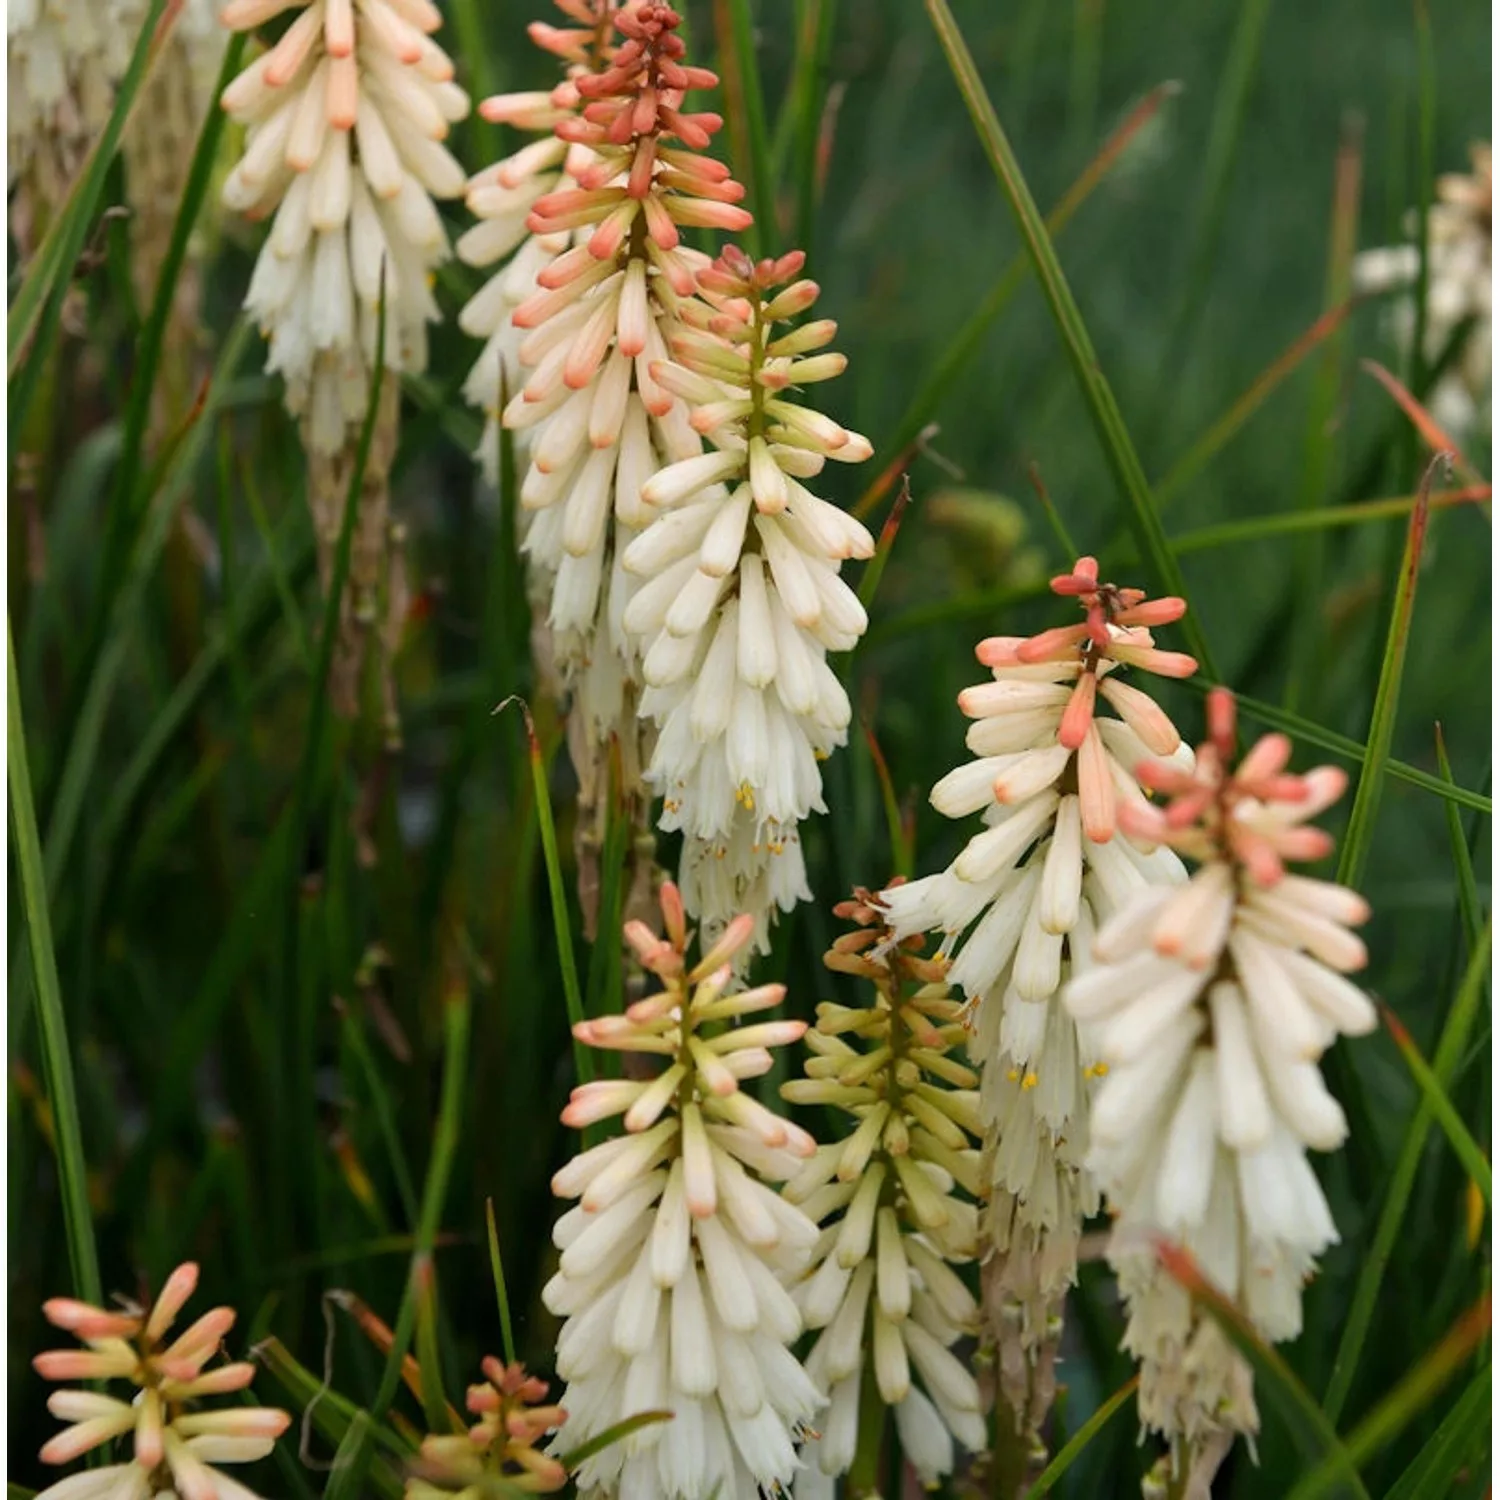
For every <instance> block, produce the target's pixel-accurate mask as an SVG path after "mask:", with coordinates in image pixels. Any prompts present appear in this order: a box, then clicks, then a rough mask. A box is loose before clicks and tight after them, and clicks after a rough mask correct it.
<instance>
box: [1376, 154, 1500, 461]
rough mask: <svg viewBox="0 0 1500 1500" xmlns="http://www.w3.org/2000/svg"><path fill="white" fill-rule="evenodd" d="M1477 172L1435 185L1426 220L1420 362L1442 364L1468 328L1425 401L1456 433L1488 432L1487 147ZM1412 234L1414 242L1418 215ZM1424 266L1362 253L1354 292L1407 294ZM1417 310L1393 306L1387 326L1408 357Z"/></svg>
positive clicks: (1413, 259)
mask: <svg viewBox="0 0 1500 1500" xmlns="http://www.w3.org/2000/svg"><path fill="white" fill-rule="evenodd" d="M1469 156H1470V161H1471V164H1472V166H1473V171H1472V172H1471V173H1470V174H1469V175H1468V176H1464V175H1463V174H1462V173H1457V172H1449V173H1445V174H1444V175H1443V176H1441V177H1439V178H1438V180H1437V201H1436V202H1434V203H1433V204H1432V206H1431V207H1430V208H1429V210H1428V214H1427V224H1426V227H1425V233H1426V236H1427V307H1426V320H1425V332H1424V334H1423V349H1422V357H1423V359H1424V360H1426V361H1428V363H1429V364H1430V363H1432V362H1433V361H1436V360H1437V359H1439V358H1441V357H1442V355H1443V353H1444V351H1445V350H1446V349H1447V348H1448V345H1449V343H1450V341H1451V340H1452V339H1453V338H1454V337H1455V336H1456V335H1457V334H1458V333H1459V330H1460V329H1461V328H1462V327H1463V325H1464V324H1466V323H1468V324H1470V326H1469V328H1468V330H1467V332H1465V333H1464V334H1463V344H1462V345H1461V347H1460V348H1459V349H1458V351H1457V353H1456V355H1455V356H1454V358H1453V362H1452V363H1451V364H1450V365H1449V367H1448V368H1447V369H1446V370H1445V371H1444V373H1443V374H1442V375H1441V376H1440V377H1439V379H1438V382H1437V384H1436V385H1435V386H1434V387H1433V389H1432V391H1431V393H1430V396H1429V398H1428V406H1429V408H1430V410H1431V411H1432V414H1433V416H1434V417H1435V418H1436V419H1437V421H1438V423H1439V424H1440V425H1441V426H1442V427H1444V428H1446V429H1448V430H1449V431H1451V432H1453V433H1455V434H1466V433H1469V432H1471V431H1474V430H1476V429H1478V430H1480V431H1483V432H1487V431H1488V429H1489V411H1490V381H1491V361H1492V348H1491V345H1492V340H1493V325H1492V306H1491V295H1492V294H1491V269H1490V266H1491V259H1492V251H1493V231H1492V227H1491V203H1492V199H1493V192H1494V189H1493V170H1492V165H1491V153H1490V146H1489V143H1488V142H1485V143H1483V144H1475V145H1473V146H1471V147H1470V148H1469ZM1408 232H1409V233H1410V234H1411V235H1412V237H1413V238H1415V237H1416V235H1417V233H1418V232H1419V231H1418V226H1417V224H1416V222H1415V214H1413V215H1412V217H1411V219H1410V220H1409V222H1408ZM1419 267H1420V256H1419V254H1418V250H1417V246H1416V245H1415V244H1405V245H1394V246H1389V247H1385V248H1381V249H1375V250H1364V251H1361V252H1360V254H1358V255H1356V256H1355V257H1354V285H1355V287H1356V288H1357V289H1358V290H1360V291H1365V292H1385V291H1392V290H1395V289H1398V288H1399V289H1401V290H1403V291H1405V290H1409V289H1410V288H1412V287H1414V286H1415V285H1416V282H1417V275H1418V271H1419ZM1416 323H1417V319H1416V310H1415V309H1414V308H1413V306H1412V302H1411V298H1410V297H1401V298H1399V299H1398V300H1397V301H1395V302H1394V303H1393V304H1392V305H1391V307H1390V309H1389V314H1388V326H1389V327H1390V330H1391V334H1392V336H1393V338H1394V340H1395V342H1396V343H1397V345H1398V346H1399V347H1400V348H1401V349H1402V350H1405V351H1409V350H1410V348H1411V345H1412V342H1413V340H1414V339H1415V338H1416Z"/></svg>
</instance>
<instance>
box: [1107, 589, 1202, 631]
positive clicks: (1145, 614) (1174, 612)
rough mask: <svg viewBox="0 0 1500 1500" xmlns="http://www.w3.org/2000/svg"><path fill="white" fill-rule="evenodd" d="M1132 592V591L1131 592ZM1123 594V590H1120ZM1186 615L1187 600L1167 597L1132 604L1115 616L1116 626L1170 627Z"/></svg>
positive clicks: (1172, 596) (1171, 596)
mask: <svg viewBox="0 0 1500 1500" xmlns="http://www.w3.org/2000/svg"><path fill="white" fill-rule="evenodd" d="M1132 592H1133V591H1132ZM1121 593H1124V590H1123V589H1122V590H1121ZM1186 613H1187V600H1186V599H1179V598H1177V597H1176V596H1175V595H1169V596H1168V597H1167V598H1164V599H1152V600H1150V601H1149V602H1148V603H1145V604H1134V605H1132V606H1131V607H1130V608H1129V609H1127V610H1124V611H1122V612H1121V613H1120V614H1118V615H1116V616H1115V624H1116V625H1145V626H1151V625H1171V624H1172V623H1173V622H1174V621H1177V620H1180V619H1181V618H1182V617H1183V616H1184V615H1185V614H1186Z"/></svg>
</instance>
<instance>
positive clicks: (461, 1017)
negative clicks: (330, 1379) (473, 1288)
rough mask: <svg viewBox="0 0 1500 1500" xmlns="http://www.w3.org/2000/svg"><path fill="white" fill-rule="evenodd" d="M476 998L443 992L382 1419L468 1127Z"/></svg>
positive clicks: (380, 1396)
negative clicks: (430, 1103) (432, 1094)
mask: <svg viewBox="0 0 1500 1500" xmlns="http://www.w3.org/2000/svg"><path fill="white" fill-rule="evenodd" d="M472 1008H473V1007H472V1002H471V999H470V996H469V992H468V990H467V989H466V988H464V987H463V986H462V985H457V984H454V985H450V987H449V988H448V990H447V992H446V993H445V994H444V996H443V1086H442V1094H441V1098H440V1100H439V1103H438V1118H437V1128H436V1130H435V1131H434V1132H433V1138H432V1155H431V1158H430V1159H429V1161H428V1165H427V1176H426V1179H425V1180H424V1182H423V1184H422V1210H421V1214H420V1216H419V1218H418V1220H417V1248H416V1251H415V1252H414V1254H413V1255H412V1270H411V1275H410V1276H409V1277H408V1278H407V1283H406V1291H405V1293H404V1294H403V1296H402V1298H401V1310H400V1312H399V1313H398V1315H397V1318H396V1327H395V1337H394V1339H393V1340H392V1343H391V1349H390V1353H389V1354H388V1355H387V1356H386V1362H385V1369H384V1370H383V1371H382V1373H381V1376H380V1388H379V1390H378V1391H377V1392H376V1393H375V1399H374V1401H372V1402H371V1403H370V1412H371V1414H372V1415H373V1417H374V1419H375V1420H376V1421H379V1419H380V1418H382V1417H384V1415H385V1413H386V1411H387V1409H388V1408H389V1407H390V1404H391V1402H392V1400H393V1399H394V1398H395V1395H396V1386H397V1385H398V1383H399V1382H400V1379H401V1362H402V1360H403V1359H404V1358H405V1356H406V1351H407V1348H408V1346H409V1345H410V1343H411V1336H412V1330H413V1325H414V1324H415V1321H416V1310H417V1295H418V1289H417V1279H418V1276H419V1275H420V1271H421V1267H422V1266H423V1265H424V1264H430V1262H431V1259H432V1247H433V1244H434V1242H435V1241H436V1239H437V1232H438V1224H439V1222H440V1221H441V1219H442V1214H443V1204H444V1202H445V1201H446V1200H447V1196H448V1179H449V1177H450V1176H451V1175H452V1172H453V1157H454V1154H455V1152H456V1151H457V1150H458V1138H459V1133H460V1131H461V1130H462V1128H463V1102H464V1094H465V1092H466V1091H465V1088H464V1084H465V1080H466V1078H467V1076H468V1065H469V1022H470V1012H471V1010H472Z"/></svg>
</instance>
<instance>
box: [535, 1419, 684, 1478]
mask: <svg viewBox="0 0 1500 1500" xmlns="http://www.w3.org/2000/svg"><path fill="white" fill-rule="evenodd" d="M672 1417H673V1413H672V1412H669V1411H638V1412H635V1413H634V1414H633V1415H631V1416H628V1417H625V1418H623V1419H622V1420H621V1421H619V1422H615V1423H614V1424H613V1425H611V1426H609V1427H606V1428H605V1429H604V1431H603V1432H596V1433H595V1434H594V1435H593V1437H591V1438H590V1439H589V1440H588V1441H587V1442H586V1443H580V1444H579V1445H578V1446H577V1447H576V1448H570V1449H569V1450H568V1451H567V1452H566V1453H560V1454H558V1462H559V1463H561V1464H562V1466H563V1468H565V1469H570V1470H576V1469H577V1468H578V1466H579V1464H581V1463H584V1462H585V1461H586V1460H588V1459H591V1458H592V1457H593V1456H594V1455H595V1454H596V1453H603V1452H604V1450H605V1449H606V1448H608V1447H609V1446H610V1444H611V1443H618V1442H620V1441H621V1440H622V1439H624V1438H628V1437H629V1436H630V1434H631V1433H632V1432H639V1431H640V1430H641V1428H643V1427H650V1426H652V1425H653V1424H654V1423H656V1422H670V1421H671V1420H672Z"/></svg>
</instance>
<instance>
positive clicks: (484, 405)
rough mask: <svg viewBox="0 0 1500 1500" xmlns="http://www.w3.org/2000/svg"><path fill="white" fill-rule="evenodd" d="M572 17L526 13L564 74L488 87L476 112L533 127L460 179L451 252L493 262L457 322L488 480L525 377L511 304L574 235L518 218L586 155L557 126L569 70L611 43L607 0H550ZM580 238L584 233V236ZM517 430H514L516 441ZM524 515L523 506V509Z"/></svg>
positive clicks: (568, 92)
mask: <svg viewBox="0 0 1500 1500" xmlns="http://www.w3.org/2000/svg"><path fill="white" fill-rule="evenodd" d="M555 3H556V5H557V6H558V8H559V9H560V10H561V11H562V12H563V13H564V15H566V16H567V17H568V19H569V20H570V21H572V22H573V23H574V26H573V27H572V28H570V29H563V28H560V27H556V26H548V25H545V24H543V23H542V22H533V23H532V25H531V27H530V28H529V32H530V35H531V39H532V40H533V41H534V42H535V43H536V44H537V45H538V46H539V47H541V48H543V49H544V50H546V51H548V52H551V53H552V54H554V55H555V56H557V57H559V58H561V59H562V60H563V61H564V63H566V64H567V67H568V77H567V78H565V79H564V80H563V81H562V82H561V83H559V84H558V85H557V87H556V88H554V89H552V90H551V92H550V93H549V92H546V91H536V90H533V91H529V92H525V93H512V94H496V95H494V96H493V97H492V98H489V99H486V100H484V101H483V102H482V103H481V104H480V106H479V115H480V118H481V119H484V120H487V121H489V122H490V123H491V124H495V125H510V126H513V127H515V128H516V129H519V130H523V131H526V132H527V133H528V134H531V135H534V136H535V137H536V139H534V140H532V141H529V142H527V144H526V145H524V146H522V147H521V148H520V149H519V150H518V151H515V152H512V154H511V155H509V156H507V157H504V158H503V159H502V160H500V161H497V162H495V163H494V164H493V165H491V166H488V167H486V168H485V169H484V170H483V171H481V172H477V173H475V175H474V176H473V177H471V178H470V179H469V185H468V191H467V194H466V196H465V200H464V201H465V204H466V206H467V208H468V210H469V212H470V213H471V214H473V215H474V217H475V218H476V219H477V220H478V221H479V222H478V223H477V224H475V225H474V226H473V228H471V229H469V230H466V231H465V232H464V233H463V234H462V235H460V236H459V238H458V242H457V244H456V245H455V246H454V253H455V254H456V255H457V256H458V258H459V259H460V260H461V261H463V263H464V264H465V265H469V266H475V267H477V268H479V269H487V268H490V267H493V268H494V270H493V271H492V273H491V274H490V276H489V278H488V280H487V281H486V282H485V283H484V285H483V286H482V287H480V289H479V290H478V291H477V292H475V294H474V295H473V296H472V297H471V298H470V299H469V300H468V302H466V303H465V304H464V307H463V309H462V310H461V311H460V313H459V315H458V325H459V327H460V328H462V329H463V331H464V332H465V333H467V334H468V335H469V336H470V337H471V338H476V339H480V340H482V341H483V343H484V348H483V350H482V352H481V353H480V355H479V358H478V359H477V360H476V361H475V362H474V365H473V368H472V369H471V370H470V371H469V377H468V379H467V380H466V381H465V382H464V399H465V400H466V401H467V402H468V403H469V404H470V405H471V406H474V407H477V408H478V409H479V410H480V411H482V412H483V413H484V419H485V423H484V433H483V436H482V437H481V439H480V443H479V449H478V457H479V460H480V463H481V465H482V466H483V469H484V474H485V478H486V480H487V481H488V482H489V483H490V484H491V485H494V484H495V483H496V482H497V480H498V474H499V465H500V416H501V412H502V410H503V406H504V402H503V400H502V395H504V396H505V397H506V399H508V397H509V396H510V395H514V394H515V392H516V391H518V390H520V388H521V386H522V384H523V382H524V378H525V376H524V366H523V365H522V362H521V344H522V343H523V342H524V340H525V338H526V330H524V329H522V328H518V327H517V326H516V325H515V323H514V321H513V317H514V314H515V310H516V309H517V308H518V307H519V306H520V305H521V304H522V303H523V302H525V301H526V300H527V298H528V297H531V296H532V295H533V294H534V293H535V292H537V291H538V290H539V288H538V285H537V279H536V278H537V273H538V272H540V271H541V270H542V269H543V268H544V267H546V266H547V265H549V264H550V263H551V262H552V261H553V260H555V259H556V258H557V256H558V255H560V254H561V253H562V252H563V251H564V250H566V249H567V248H568V246H569V245H570V244H571V243H572V242H573V239H574V237H575V235H576V234H577V233H578V231H577V230H559V231H557V232H555V233H550V234H535V233H533V232H532V231H531V230H530V229H528V227H527V220H528V218H529V217H530V215H531V210H532V208H533V206H534V205H535V203H536V201H537V199H539V198H541V197H544V196H545V195H546V194H548V193H550V192H552V191H554V190H555V189H556V188H558V187H559V186H561V185H562V182H563V179H564V177H565V176H571V177H575V178H576V177H577V175H578V174H579V173H580V172H582V171H584V170H585V169H586V168H587V167H588V165H589V163H590V161H591V160H592V159H593V153H592V152H591V151H590V150H589V148H588V147H587V146H585V145H583V144H582V143H581V142H574V143H572V144H570V143H569V142H567V141H566V140H564V139H563V138H562V137H561V136H559V135H558V134H557V129H556V128H557V126H558V125H559V124H561V123H562V122H563V121H565V120H576V119H577V116H578V112H579V110H580V108H581V107H582V103H583V101H582V99H581V97H580V96H579V93H578V90H577V89H576V88H575V87H574V84H573V79H574V77H575V76H577V75H579V74H584V73H589V72H593V71H596V70H597V69H599V68H601V67H603V66H604V65H605V64H606V63H607V62H608V60H609V58H610V57H611V56H612V55H613V53H614V50H615V34H614V27H613V25H612V24H611V22H610V19H609V18H610V14H611V12H612V11H613V10H614V9H615V6H616V0H555ZM585 237H586V236H585ZM525 436H526V434H525V431H522V432H519V433H517V434H516V437H517V441H518V443H521V444H522V445H523V446H524V441H525ZM523 515H524V513H523Z"/></svg>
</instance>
